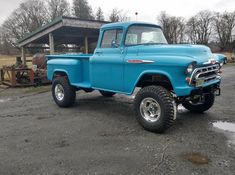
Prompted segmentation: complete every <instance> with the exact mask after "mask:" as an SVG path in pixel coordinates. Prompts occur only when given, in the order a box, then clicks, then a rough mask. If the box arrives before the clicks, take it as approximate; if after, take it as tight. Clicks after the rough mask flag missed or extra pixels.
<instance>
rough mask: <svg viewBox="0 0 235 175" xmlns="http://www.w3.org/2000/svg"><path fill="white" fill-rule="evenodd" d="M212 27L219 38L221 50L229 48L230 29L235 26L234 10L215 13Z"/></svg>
mask: <svg viewBox="0 0 235 175" xmlns="http://www.w3.org/2000/svg"><path fill="white" fill-rule="evenodd" d="M214 27H215V31H216V34H217V36H218V39H219V43H220V44H219V46H220V48H221V50H226V49H229V47H230V45H231V42H232V41H231V37H232V30H233V29H234V27H235V11H234V12H230V13H229V12H224V13H216V14H215V18H214Z"/></svg>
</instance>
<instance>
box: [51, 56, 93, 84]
mask: <svg viewBox="0 0 235 175" xmlns="http://www.w3.org/2000/svg"><path fill="white" fill-rule="evenodd" d="M91 56H92V54H64V55H48V56H47V58H48V61H47V65H48V78H49V79H50V80H52V79H53V76H54V74H55V73H57V72H65V73H66V74H67V76H69V80H70V83H71V84H72V85H74V86H76V87H83V88H90V87H91V84H90V76H89V73H90V68H89V67H90V66H89V59H90V57H91Z"/></svg>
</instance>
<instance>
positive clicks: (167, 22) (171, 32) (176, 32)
mask: <svg viewBox="0 0 235 175" xmlns="http://www.w3.org/2000/svg"><path fill="white" fill-rule="evenodd" d="M158 21H159V23H160V25H161V26H162V28H163V33H164V35H165V37H166V39H167V41H168V42H169V43H170V44H172V43H182V42H183V41H184V31H185V22H184V21H185V20H184V18H182V17H174V16H170V15H168V14H166V12H161V13H160V15H159V16H158Z"/></svg>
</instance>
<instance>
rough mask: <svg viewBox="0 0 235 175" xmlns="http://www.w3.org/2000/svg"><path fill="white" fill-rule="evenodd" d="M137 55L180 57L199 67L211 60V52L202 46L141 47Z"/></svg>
mask: <svg viewBox="0 0 235 175" xmlns="http://www.w3.org/2000/svg"><path fill="white" fill-rule="evenodd" d="M138 55H157V56H164V57H165V56H178V57H180V56H182V59H188V60H189V61H196V62H197V63H198V64H199V65H200V64H203V63H204V62H207V61H208V60H209V59H211V58H213V54H212V53H211V50H210V48H209V47H207V46H203V45H186V44H177V45H171V44H169V45H168V44H166V45H141V47H140V46H139V49H138Z"/></svg>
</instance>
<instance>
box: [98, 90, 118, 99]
mask: <svg viewBox="0 0 235 175" xmlns="http://www.w3.org/2000/svg"><path fill="white" fill-rule="evenodd" d="M100 94H101V95H103V96H104V97H112V96H114V95H115V94H116V93H114V92H108V91H102V90H100Z"/></svg>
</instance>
